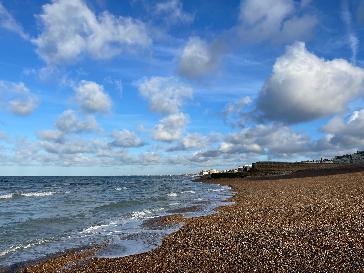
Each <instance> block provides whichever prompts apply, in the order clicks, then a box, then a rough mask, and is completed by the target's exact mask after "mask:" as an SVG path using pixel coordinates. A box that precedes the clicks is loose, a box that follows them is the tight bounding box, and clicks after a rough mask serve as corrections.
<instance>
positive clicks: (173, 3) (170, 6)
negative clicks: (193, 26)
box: [154, 0, 194, 24]
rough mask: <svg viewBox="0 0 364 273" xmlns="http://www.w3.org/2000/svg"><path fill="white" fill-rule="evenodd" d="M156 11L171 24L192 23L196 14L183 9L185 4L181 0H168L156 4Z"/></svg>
mask: <svg viewBox="0 0 364 273" xmlns="http://www.w3.org/2000/svg"><path fill="white" fill-rule="evenodd" d="M154 10H155V13H156V14H157V15H161V16H163V17H164V19H165V20H166V21H167V23H169V24H175V23H179V22H181V23H185V24H188V23H191V22H192V21H193V19H194V16H193V15H192V14H190V13H187V12H185V11H184V10H183V4H182V2H181V1H180V0H167V1H163V2H159V3H157V4H156V5H155V8H154Z"/></svg>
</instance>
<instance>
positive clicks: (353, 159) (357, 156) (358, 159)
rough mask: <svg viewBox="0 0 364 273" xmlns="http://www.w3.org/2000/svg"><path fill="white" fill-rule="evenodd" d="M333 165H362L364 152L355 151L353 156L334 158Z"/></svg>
mask: <svg viewBox="0 0 364 273" xmlns="http://www.w3.org/2000/svg"><path fill="white" fill-rule="evenodd" d="M333 162H334V163H344V164H345V163H346V164H364V151H357V152H356V153H354V154H346V155H339V156H335V158H334V159H333Z"/></svg>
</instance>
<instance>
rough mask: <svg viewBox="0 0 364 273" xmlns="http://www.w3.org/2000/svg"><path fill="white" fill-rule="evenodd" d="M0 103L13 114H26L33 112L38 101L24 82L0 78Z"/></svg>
mask: <svg viewBox="0 0 364 273" xmlns="http://www.w3.org/2000/svg"><path fill="white" fill-rule="evenodd" d="M0 104H3V105H4V106H3V109H8V110H10V111H11V112H12V113H13V114H16V115H20V116H27V115H30V114H31V113H33V111H34V110H35V109H36V108H37V106H38V104H39V102H38V98H37V97H36V96H35V95H34V94H33V93H32V92H31V91H30V89H29V88H28V87H27V86H26V85H25V84H24V83H22V82H19V83H16V82H9V81H1V80H0Z"/></svg>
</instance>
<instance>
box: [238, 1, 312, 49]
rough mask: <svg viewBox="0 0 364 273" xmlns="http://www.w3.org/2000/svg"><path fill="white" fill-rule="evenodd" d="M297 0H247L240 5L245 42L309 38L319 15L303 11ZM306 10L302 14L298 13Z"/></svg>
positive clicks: (281, 41)
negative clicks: (296, 3)
mask: <svg viewBox="0 0 364 273" xmlns="http://www.w3.org/2000/svg"><path fill="white" fill-rule="evenodd" d="M307 2H308V1H302V3H301V5H300V7H299V8H298V7H297V6H296V5H295V2H294V1H293V0H243V1H241V5H240V24H239V26H238V33H239V35H240V38H241V39H242V40H243V41H245V42H254V43H257V42H262V41H266V40H269V41H273V42H279V43H285V42H293V41H295V40H305V39H307V38H308V37H309V36H310V35H311V33H312V31H313V28H314V27H315V25H316V24H317V18H316V17H315V16H313V15H308V14H302V12H303V11H302V8H304V7H305V6H306V5H307ZM298 14H302V15H298Z"/></svg>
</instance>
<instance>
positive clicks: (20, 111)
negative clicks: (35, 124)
mask: <svg viewBox="0 0 364 273" xmlns="http://www.w3.org/2000/svg"><path fill="white" fill-rule="evenodd" d="M37 106H38V101H37V100H36V99H35V98H33V97H27V98H24V99H15V100H11V101H10V102H9V108H10V111H11V112H12V113H14V114H16V115H19V116H28V115H30V114H31V113H33V111H34V110H35V108H37Z"/></svg>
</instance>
